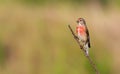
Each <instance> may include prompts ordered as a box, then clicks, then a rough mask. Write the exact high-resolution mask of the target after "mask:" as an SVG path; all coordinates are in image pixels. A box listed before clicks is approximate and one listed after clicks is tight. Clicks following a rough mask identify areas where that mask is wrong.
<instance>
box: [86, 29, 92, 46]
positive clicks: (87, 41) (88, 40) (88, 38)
mask: <svg viewBox="0 0 120 74" xmlns="http://www.w3.org/2000/svg"><path fill="white" fill-rule="evenodd" d="M86 34H87V40H86V43H88V47H89V48H90V47H91V45H90V36H89V31H88V29H87V27H86Z"/></svg>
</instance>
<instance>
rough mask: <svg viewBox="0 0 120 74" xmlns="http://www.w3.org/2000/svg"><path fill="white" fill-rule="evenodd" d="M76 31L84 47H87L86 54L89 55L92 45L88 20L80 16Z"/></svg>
mask: <svg viewBox="0 0 120 74" xmlns="http://www.w3.org/2000/svg"><path fill="white" fill-rule="evenodd" d="M76 32H77V35H78V39H79V42H80V43H82V45H83V48H84V49H85V54H86V56H88V55H89V48H90V47H91V46H90V36H89V31H88V28H87V26H86V22H85V20H84V19H83V18H78V20H77V27H76Z"/></svg>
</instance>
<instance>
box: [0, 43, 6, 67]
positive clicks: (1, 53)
mask: <svg viewBox="0 0 120 74" xmlns="http://www.w3.org/2000/svg"><path fill="white" fill-rule="evenodd" d="M4 63H5V50H4V46H3V44H2V43H1V42H0V65H4Z"/></svg>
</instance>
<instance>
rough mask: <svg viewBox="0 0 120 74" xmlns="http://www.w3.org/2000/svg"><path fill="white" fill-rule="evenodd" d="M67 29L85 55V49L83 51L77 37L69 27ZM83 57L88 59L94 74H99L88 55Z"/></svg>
mask: <svg viewBox="0 0 120 74" xmlns="http://www.w3.org/2000/svg"><path fill="white" fill-rule="evenodd" d="M68 27H69V29H70V31H71V33H72V35H73V37H74V39H75V40H76V41H77V43H78V45H79V47H80V49H81V50H82V51H83V52H84V53H86V51H85V49H84V48H83V46H82V45H81V44H80V42H79V39H78V37H77V36H76V35H75V33H74V32H73V30H72V28H71V26H70V25H68ZM85 56H86V58H87V59H88V61H89V62H90V64H91V66H92V68H93V69H94V71H95V72H96V74H100V73H99V71H98V69H97V67H96V65H95V63H94V62H93V61H92V59H91V58H90V56H89V55H85Z"/></svg>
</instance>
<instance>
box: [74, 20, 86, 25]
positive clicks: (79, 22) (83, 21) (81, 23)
mask: <svg viewBox="0 0 120 74" xmlns="http://www.w3.org/2000/svg"><path fill="white" fill-rule="evenodd" d="M76 22H77V24H78V25H85V24H86V23H85V20H84V19H83V18H78V20H77V21H76Z"/></svg>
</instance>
